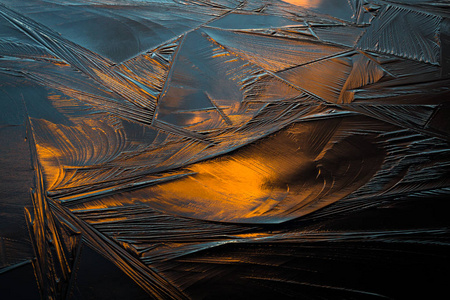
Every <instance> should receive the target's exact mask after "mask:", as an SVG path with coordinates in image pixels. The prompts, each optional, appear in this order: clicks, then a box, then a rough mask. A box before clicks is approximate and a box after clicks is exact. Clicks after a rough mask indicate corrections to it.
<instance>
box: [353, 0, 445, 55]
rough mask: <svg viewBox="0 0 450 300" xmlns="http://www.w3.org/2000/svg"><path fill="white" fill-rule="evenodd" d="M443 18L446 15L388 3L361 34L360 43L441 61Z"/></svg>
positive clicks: (367, 46) (392, 52)
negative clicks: (441, 26)
mask: <svg viewBox="0 0 450 300" xmlns="http://www.w3.org/2000/svg"><path fill="white" fill-rule="evenodd" d="M441 20H442V17H440V16H436V15H433V14H429V13H425V12H421V11H416V10H410V9H408V8H404V7H398V6H391V5H386V6H385V7H384V8H383V10H382V11H381V12H380V13H379V15H378V16H377V17H376V18H375V20H374V21H373V22H372V24H371V26H370V27H369V28H368V29H367V31H366V32H365V34H364V35H363V36H362V37H361V39H360V41H359V43H358V47H359V48H361V49H364V50H371V51H376V52H381V53H386V54H393V55H397V56H401V57H405V58H409V59H413V60H418V61H424V62H428V63H435V64H437V63H439V53H440V49H439V27H440V23H441ZM405 28H408V30H407V31H405V30H404V29H405Z"/></svg>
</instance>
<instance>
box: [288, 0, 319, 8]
mask: <svg viewBox="0 0 450 300" xmlns="http://www.w3.org/2000/svg"><path fill="white" fill-rule="evenodd" d="M283 1H284V2H287V3H290V4H294V5H298V6H301V7H304V8H315V7H318V6H319V5H320V4H321V3H322V0H283Z"/></svg>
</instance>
